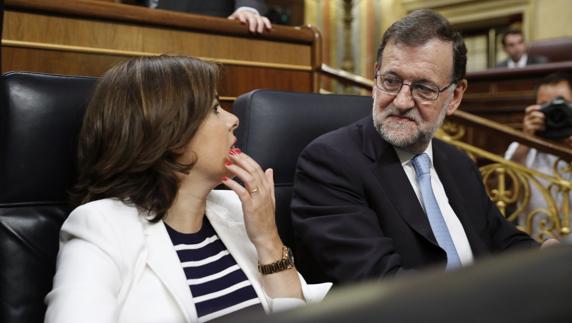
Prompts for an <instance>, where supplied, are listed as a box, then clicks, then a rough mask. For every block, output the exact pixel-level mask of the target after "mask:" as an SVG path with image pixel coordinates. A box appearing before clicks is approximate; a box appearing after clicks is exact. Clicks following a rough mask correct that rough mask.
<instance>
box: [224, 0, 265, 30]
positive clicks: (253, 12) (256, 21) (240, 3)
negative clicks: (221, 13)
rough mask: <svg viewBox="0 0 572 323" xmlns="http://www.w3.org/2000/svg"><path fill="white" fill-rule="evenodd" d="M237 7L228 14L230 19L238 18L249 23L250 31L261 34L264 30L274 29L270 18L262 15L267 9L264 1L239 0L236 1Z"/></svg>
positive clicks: (244, 22)
mask: <svg viewBox="0 0 572 323" xmlns="http://www.w3.org/2000/svg"><path fill="white" fill-rule="evenodd" d="M235 8H236V9H235V11H234V12H233V13H232V14H231V15H230V16H228V19H232V20H238V21H240V22H241V23H243V24H246V25H248V30H250V32H252V33H254V32H256V33H259V34H261V33H263V32H264V30H271V29H272V24H271V23H270V20H268V18H266V17H264V16H263V15H262V14H264V13H265V11H266V5H265V4H264V1H261V0H237V1H235Z"/></svg>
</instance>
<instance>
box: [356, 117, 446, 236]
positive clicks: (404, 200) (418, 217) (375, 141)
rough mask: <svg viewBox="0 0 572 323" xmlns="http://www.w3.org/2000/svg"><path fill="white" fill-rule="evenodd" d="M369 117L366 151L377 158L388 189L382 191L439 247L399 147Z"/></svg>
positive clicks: (365, 131)
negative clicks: (377, 128)
mask: <svg viewBox="0 0 572 323" xmlns="http://www.w3.org/2000/svg"><path fill="white" fill-rule="evenodd" d="M368 120H369V121H371V122H369V123H366V124H362V126H363V129H362V136H363V147H362V151H363V153H364V154H365V155H366V156H368V157H369V158H370V159H371V160H373V161H374V164H373V166H372V171H373V173H374V174H375V175H376V177H377V178H378V179H379V181H380V183H381V186H382V187H383V190H384V191H385V192H380V194H383V193H385V194H386V195H387V196H388V198H389V201H390V202H391V203H392V206H393V208H394V210H395V212H396V213H397V214H399V215H400V216H401V217H402V218H403V219H404V220H405V222H407V224H408V225H409V226H410V227H411V228H412V229H413V230H415V231H416V232H417V233H419V234H420V235H421V236H423V237H424V238H425V239H427V240H428V241H429V242H431V243H432V244H434V245H435V246H439V245H438V244H437V240H436V239H435V236H434V235H433V231H432V230H431V226H430V224H429V220H428V219H427V216H426V215H425V212H423V209H422V208H421V204H420V203H419V200H418V199H417V196H416V195H415V191H414V190H413V188H412V187H411V185H410V182H409V179H408V178H407V175H406V174H405V171H404V170H403V167H402V166H401V162H400V161H399V158H398V157H397V153H396V152H395V149H393V147H392V146H391V144H389V143H387V142H386V141H385V140H383V139H382V138H381V136H380V135H379V133H378V132H377V131H376V130H375V127H374V126H373V120H372V119H371V118H368Z"/></svg>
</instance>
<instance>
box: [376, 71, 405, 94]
mask: <svg viewBox="0 0 572 323" xmlns="http://www.w3.org/2000/svg"><path fill="white" fill-rule="evenodd" d="M402 84H403V81H402V80H401V79H398V78H396V77H387V76H381V75H380V76H379V77H378V78H377V85H378V86H379V87H380V88H381V89H382V90H384V91H386V92H389V93H397V92H399V90H400V89H401V85H402Z"/></svg>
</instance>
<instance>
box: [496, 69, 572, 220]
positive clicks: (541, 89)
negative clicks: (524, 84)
mask: <svg viewBox="0 0 572 323" xmlns="http://www.w3.org/2000/svg"><path fill="white" fill-rule="evenodd" d="M557 97H561V98H563V99H564V100H565V101H566V102H568V103H569V104H570V103H572V76H571V75H570V74H568V73H563V72H556V73H552V74H550V75H548V76H547V77H546V78H544V79H543V80H542V81H541V82H540V85H539V86H538V89H537V92H536V104H534V105H531V106H529V107H527V108H526V109H525V114H524V119H523V122H522V130H523V132H524V133H526V134H528V135H531V136H534V135H537V134H538V133H539V132H541V131H544V130H545V120H546V117H545V115H544V113H543V112H541V111H540V109H541V106H542V105H545V104H547V103H549V102H551V101H552V100H554V99H555V98H557ZM569 130H571V131H572V129H569ZM570 133H571V132H568V134H570ZM564 135H567V134H566V133H564ZM557 141H558V142H560V143H561V144H562V145H565V146H568V147H569V148H570V149H572V136H566V137H564V138H562V139H559V140H557ZM505 158H506V159H510V160H512V161H515V162H517V163H520V164H523V165H525V166H526V167H528V168H531V169H534V170H536V171H539V172H541V173H546V174H553V173H554V172H553V170H552V165H553V164H554V162H555V161H556V160H557V159H558V158H557V157H556V156H554V155H551V154H547V153H542V152H539V151H537V150H536V149H534V148H530V147H528V146H526V145H521V144H519V143H517V142H514V143H512V144H511V145H510V146H509V148H508V150H507V151H506V153H505ZM562 176H564V177H565V178H564V179H566V180H569V181H572V174H570V173H564V174H562ZM539 181H541V183H543V184H547V183H546V182H544V181H543V180H542V179H539ZM532 190H533V191H532V193H531V196H530V202H529V204H528V207H527V208H526V209H525V210H524V212H523V214H529V213H530V212H532V210H534V209H537V208H546V207H547V202H546V200H545V199H544V198H543V195H542V193H540V192H539V191H538V190H537V189H536V188H535V187H534V186H532ZM561 196H562V195H561V194H555V195H554V197H555V201H556V202H557V204H558V205H560V204H561V202H562V198H561ZM570 205H572V201H570ZM519 221H520V224H521V225H524V224H525V218H524V217H521V219H519ZM536 222H537V221H535V222H533V230H534V231H537V228H538V223H536Z"/></svg>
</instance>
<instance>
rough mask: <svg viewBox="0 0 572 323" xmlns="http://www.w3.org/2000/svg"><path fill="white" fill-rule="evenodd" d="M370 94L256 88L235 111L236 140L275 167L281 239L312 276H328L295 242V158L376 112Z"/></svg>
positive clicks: (260, 160)
mask: <svg viewBox="0 0 572 323" xmlns="http://www.w3.org/2000/svg"><path fill="white" fill-rule="evenodd" d="M371 109H372V100H371V98H370V97H366V96H355V95H333V94H328V95H323V94H313V93H290V92H279V91H273V90H255V91H252V92H249V93H247V94H244V95H241V96H240V97H238V98H237V100H236V102H235V103H234V106H233V110H232V111H233V113H235V114H236V115H237V116H238V118H239V119H240V126H239V127H238V129H237V131H236V134H237V137H238V142H237V146H238V147H239V148H240V149H241V150H242V151H244V152H245V153H247V154H248V155H250V156H251V157H252V158H254V159H255V160H256V161H257V162H258V163H260V165H261V166H262V168H263V169H266V168H272V169H274V183H275V188H276V224H277V226H278V231H279V233H280V237H281V238H282V241H283V242H284V243H285V244H286V245H288V246H290V247H291V248H292V249H293V250H294V254H295V256H296V263H297V266H298V269H299V270H300V271H301V272H302V274H303V275H304V277H305V278H306V279H307V280H308V281H310V282H319V281H323V280H324V278H323V277H322V276H323V275H322V274H321V273H320V272H319V271H317V270H316V268H317V267H316V265H314V262H313V260H312V259H309V258H308V257H306V254H305V253H304V252H303V246H296V245H295V240H294V233H293V230H292V222H291V218H290V199H291V197H292V187H293V180H294V172H295V169H296V161H297V159H298V155H299V154H300V153H301V152H302V149H304V147H306V145H307V144H309V143H310V141H312V140H313V139H314V138H316V137H318V136H320V135H322V134H324V133H326V132H329V131H332V130H335V129H337V128H339V127H342V126H345V125H347V124H350V123H352V122H353V121H356V120H359V119H361V118H363V117H365V116H366V115H368V114H370V113H371Z"/></svg>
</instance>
